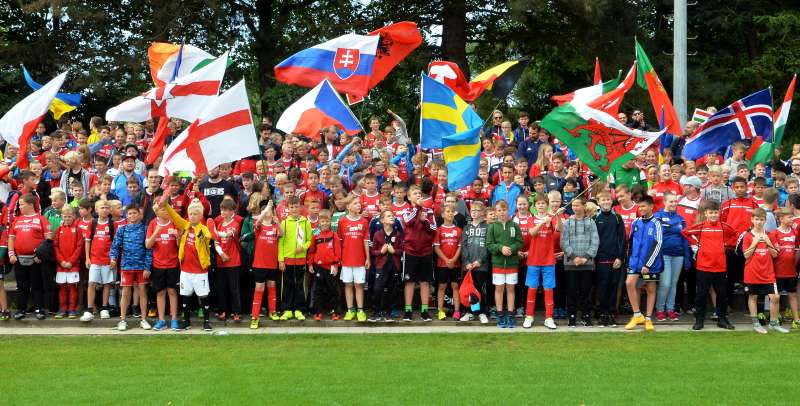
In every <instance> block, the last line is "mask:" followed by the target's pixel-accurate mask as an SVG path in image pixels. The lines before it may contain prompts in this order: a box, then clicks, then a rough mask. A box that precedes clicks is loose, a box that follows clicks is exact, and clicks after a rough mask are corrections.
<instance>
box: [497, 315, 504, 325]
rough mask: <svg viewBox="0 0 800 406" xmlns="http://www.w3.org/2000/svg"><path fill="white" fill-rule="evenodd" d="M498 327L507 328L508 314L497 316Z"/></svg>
mask: <svg viewBox="0 0 800 406" xmlns="http://www.w3.org/2000/svg"><path fill="white" fill-rule="evenodd" d="M497 327H499V328H506V316H505V315H498V316H497Z"/></svg>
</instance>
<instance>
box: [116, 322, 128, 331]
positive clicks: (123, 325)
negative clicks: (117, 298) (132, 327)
mask: <svg viewBox="0 0 800 406" xmlns="http://www.w3.org/2000/svg"><path fill="white" fill-rule="evenodd" d="M127 329H128V322H127V321H125V320H120V321H119V323H117V331H125V330H127Z"/></svg>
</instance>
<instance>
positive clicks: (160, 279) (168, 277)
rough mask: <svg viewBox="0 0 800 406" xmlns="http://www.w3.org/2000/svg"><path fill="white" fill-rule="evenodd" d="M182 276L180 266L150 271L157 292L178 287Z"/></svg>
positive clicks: (151, 281) (151, 280)
mask: <svg viewBox="0 0 800 406" xmlns="http://www.w3.org/2000/svg"><path fill="white" fill-rule="evenodd" d="M180 278H181V269H180V268H168V269H160V268H153V270H152V271H150V283H151V284H152V286H153V290H155V291H156V292H158V291H161V290H162V289H166V288H173V289H176V288H177V287H178V283H179V282H180Z"/></svg>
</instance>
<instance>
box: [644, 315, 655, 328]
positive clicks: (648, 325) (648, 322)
mask: <svg viewBox="0 0 800 406" xmlns="http://www.w3.org/2000/svg"><path fill="white" fill-rule="evenodd" d="M644 331H656V327H655V326H654V325H653V320H652V319H649V318H646V319H644Z"/></svg>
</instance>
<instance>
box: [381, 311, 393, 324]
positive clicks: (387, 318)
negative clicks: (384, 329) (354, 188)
mask: <svg viewBox="0 0 800 406" xmlns="http://www.w3.org/2000/svg"><path fill="white" fill-rule="evenodd" d="M392 313H394V312H389V313H388V314H387V313H386V312H384V313H383V316H384V317H383V322H384V323H394V322H395V320H394V317H392Z"/></svg>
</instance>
